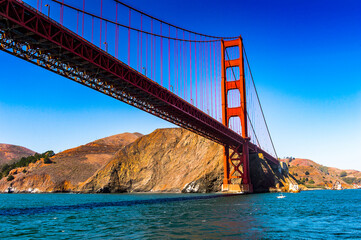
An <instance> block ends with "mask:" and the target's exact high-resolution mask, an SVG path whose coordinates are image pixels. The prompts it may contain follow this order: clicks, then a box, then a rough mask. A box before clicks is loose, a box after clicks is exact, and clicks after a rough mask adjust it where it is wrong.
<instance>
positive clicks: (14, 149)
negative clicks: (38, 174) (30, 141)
mask: <svg viewBox="0 0 361 240" xmlns="http://www.w3.org/2000/svg"><path fill="white" fill-rule="evenodd" d="M34 154H35V152H34V151H32V150H30V149H27V148H24V147H21V146H16V145H11V144H1V143H0V166H1V165H3V164H6V163H7V164H9V163H13V162H14V161H16V160H19V159H20V158H22V157H28V156H31V155H34Z"/></svg>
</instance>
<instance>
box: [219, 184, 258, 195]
mask: <svg viewBox="0 0 361 240" xmlns="http://www.w3.org/2000/svg"><path fill="white" fill-rule="evenodd" d="M222 192H226V193H252V192H253V186H252V184H222Z"/></svg>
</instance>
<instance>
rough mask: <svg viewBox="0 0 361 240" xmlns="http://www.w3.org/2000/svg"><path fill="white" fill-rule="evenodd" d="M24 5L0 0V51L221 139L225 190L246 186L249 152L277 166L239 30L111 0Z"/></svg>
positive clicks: (52, 0) (50, 0)
mask: <svg viewBox="0 0 361 240" xmlns="http://www.w3.org/2000/svg"><path fill="white" fill-rule="evenodd" d="M28 2H29V3H24V2H23V1H20V0H0V49H1V50H3V51H5V52H8V53H10V54H12V55H14V56H17V57H19V58H21V59H24V60H26V61H29V62H31V63H33V64H36V65H38V66H40V67H43V68H45V69H47V70H50V71H52V72H55V73H57V74H59V75H62V76H64V77H66V78H69V79H71V80H73V81H76V82H78V83H80V84H83V85H85V86H87V87H90V88H92V89H95V90H97V91H99V92H102V93H104V94H106V95H109V96H111V97H113V98H115V99H118V100H120V101H123V102H126V103H128V104H130V105H132V106H134V107H137V108H139V109H142V110H144V111H146V112H148V113H150V114H153V115H155V116H157V117H160V118H162V119H165V120H167V121H169V122H172V123H174V124H176V125H178V126H180V127H183V128H186V129H189V130H190V131H193V132H195V133H197V134H199V135H201V136H204V137H206V138H208V139H210V140H212V141H215V142H217V143H219V144H221V145H223V146H224V181H223V189H224V190H232V189H238V188H239V189H241V190H243V191H252V184H251V182H250V173H249V154H250V153H261V154H262V155H263V157H264V158H265V159H266V160H267V161H269V162H270V163H272V164H278V160H277V154H276V150H275V148H274V145H273V142H272V138H271V136H270V133H269V130H268V127H267V123H266V120H265V117H264V114H263V110H262V107H261V104H260V101H259V97H258V94H257V91H256V87H255V84H254V81H253V77H252V73H251V69H250V65H249V62H248V59H247V55H246V52H245V48H244V46H243V42H242V38H241V37H239V36H237V37H219V36H210V35H205V34H201V33H197V32H194V31H190V30H187V29H184V28H180V27H177V26H175V25H173V24H170V23H167V22H164V21H162V20H160V19H157V18H154V17H152V16H150V15H148V14H146V13H144V12H141V11H139V10H137V9H134V8H132V7H130V6H128V5H126V4H124V3H121V2H119V1H118V0H99V1H96V2H95V1H92V3H91V4H90V1H85V0H82V1H76V2H74V1H67V2H66V1H64V0H61V1H59V0H36V1H35V0H33V1H30V0H29V1H28ZM105 6H106V7H105Z"/></svg>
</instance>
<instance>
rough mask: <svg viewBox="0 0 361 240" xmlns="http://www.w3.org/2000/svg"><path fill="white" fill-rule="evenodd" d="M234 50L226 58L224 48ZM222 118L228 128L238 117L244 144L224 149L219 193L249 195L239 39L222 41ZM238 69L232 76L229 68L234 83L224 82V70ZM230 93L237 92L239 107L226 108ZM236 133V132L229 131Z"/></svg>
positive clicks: (242, 69)
mask: <svg viewBox="0 0 361 240" xmlns="http://www.w3.org/2000/svg"><path fill="white" fill-rule="evenodd" d="M230 47H238V48H239V50H238V51H239V58H237V59H227V60H226V57H227V58H229V56H228V53H227V48H230ZM221 54H222V118H223V124H224V125H225V126H227V127H230V124H229V121H230V119H231V118H234V117H236V118H239V119H240V122H241V126H242V129H241V132H242V137H243V139H244V142H243V143H242V145H241V146H237V147H234V146H228V145H226V146H224V160H223V166H224V179H223V185H222V191H224V192H253V189H252V184H251V178H250V172H249V147H248V143H249V140H250V138H249V137H248V127H247V124H248V121H247V120H248V119H247V103H246V102H247V98H246V83H245V76H244V59H243V43H242V38H241V37H240V38H239V39H236V40H230V41H223V40H222V53H221ZM228 68H238V69H239V76H235V73H234V72H235V71H233V69H231V70H232V71H231V72H232V73H233V75H234V80H231V79H229V80H228V79H227V72H226V71H227V69H228ZM230 90H235V91H239V94H240V98H241V99H240V105H239V106H229V101H228V93H229V91H230ZM233 130H236V131H237V130H239V129H233Z"/></svg>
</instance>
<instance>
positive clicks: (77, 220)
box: [0, 190, 361, 239]
mask: <svg viewBox="0 0 361 240" xmlns="http://www.w3.org/2000/svg"><path fill="white" fill-rule="evenodd" d="M285 195H286V198H284V199H278V198H277V196H278V194H275V193H268V194H253V195H239V196H232V197H220V195H219V194H0V226H1V227H0V236H1V239H5V238H6V239H38V238H43V239H344V238H345V239H346V238H347V239H357V238H360V236H361V218H360V216H361V204H360V203H361V190H344V191H328V190H325V191H308V192H301V193H299V194H285Z"/></svg>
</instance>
